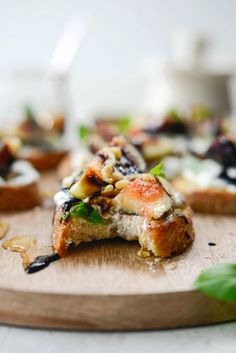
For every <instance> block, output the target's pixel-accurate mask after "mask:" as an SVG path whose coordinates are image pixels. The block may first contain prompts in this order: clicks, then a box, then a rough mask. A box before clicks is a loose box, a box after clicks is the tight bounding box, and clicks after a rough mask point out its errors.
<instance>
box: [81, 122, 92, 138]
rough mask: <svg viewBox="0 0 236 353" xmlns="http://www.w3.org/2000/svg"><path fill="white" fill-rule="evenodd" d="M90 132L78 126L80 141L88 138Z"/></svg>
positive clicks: (82, 126)
mask: <svg viewBox="0 0 236 353" xmlns="http://www.w3.org/2000/svg"><path fill="white" fill-rule="evenodd" d="M90 133H91V131H90V129H89V128H88V127H87V126H84V125H80V126H79V127H78V134H79V137H80V139H81V140H85V139H87V138H88V137H89V135H90Z"/></svg>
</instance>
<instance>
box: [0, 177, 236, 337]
mask: <svg viewBox="0 0 236 353" xmlns="http://www.w3.org/2000/svg"><path fill="white" fill-rule="evenodd" d="M41 187H42V190H43V192H44V194H45V195H46V194H48V195H50V194H51V193H52V192H54V191H55V190H57V188H58V183H57V181H56V179H55V177H54V176H53V175H52V174H50V175H49V174H48V175H46V177H44V179H43V182H42V185H41ZM50 205H51V203H50V201H47V202H46V203H45V207H44V208H41V207H37V208H35V209H33V210H30V211H25V212H21V213H14V214H13V213H12V214H1V215H0V222H5V223H7V224H8V225H9V226H10V227H9V231H8V233H7V235H6V236H5V238H4V239H2V240H1V242H3V241H4V240H5V239H8V238H11V237H13V236H19V235H23V236H25V235H27V236H32V237H36V238H37V241H38V243H39V245H48V244H50V242H51V234H52V215H53V209H52V208H48V207H49V206H50ZM194 225H195V229H196V240H195V242H194V244H193V245H192V247H191V248H190V249H189V250H188V251H186V252H185V253H184V254H183V255H180V256H177V257H174V258H172V259H167V260H160V259H157V258H156V259H155V258H146V259H142V258H140V257H138V256H137V252H138V249H139V245H138V244H137V243H135V242H126V241H125V240H122V239H114V240H107V241H99V242H92V243H88V244H82V245H81V246H79V247H78V248H77V249H74V250H72V251H71V252H70V253H69V255H68V256H67V257H66V258H63V259H61V260H59V261H57V262H55V263H52V264H51V265H50V266H49V267H48V268H46V269H44V270H42V271H40V272H38V273H35V274H31V275H27V274H26V273H25V272H24V270H23V268H22V265H21V257H20V255H19V254H16V253H10V252H7V251H5V250H3V249H2V248H1V249H0V257H1V266H0V322H2V323H8V324H14V325H24V326H25V325H26V326H34V327H45V328H48V327H54V328H64V329H82V330H86V329H89V330H114V329H116V330H136V329H151V328H172V327H183V326H193V325H200V324H208V323H214V322H221V321H227V320H234V319H236V305H235V304H229V303H223V302H218V301H216V300H214V299H211V298H208V297H207V296H204V295H202V294H200V293H197V292H195V291H192V290H191V286H192V283H193V281H194V279H195V278H196V276H197V275H198V274H199V273H200V272H201V271H202V270H203V269H205V268H207V267H209V266H211V265H213V264H215V263H219V262H232V261H234V262H235V261H236V227H235V225H236V222H235V217H225V216H224V217H221V216H200V215H195V217H194ZM209 242H213V243H215V244H216V246H213V247H211V246H209V245H208V243H209Z"/></svg>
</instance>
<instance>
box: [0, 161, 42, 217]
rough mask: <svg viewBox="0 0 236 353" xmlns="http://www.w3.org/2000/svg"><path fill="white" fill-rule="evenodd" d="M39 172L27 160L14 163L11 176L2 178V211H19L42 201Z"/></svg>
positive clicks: (0, 185) (0, 207)
mask: <svg viewBox="0 0 236 353" xmlns="http://www.w3.org/2000/svg"><path fill="white" fill-rule="evenodd" d="M38 181H39V174H38V173H37V172H36V170H34V169H33V167H32V166H31V165H30V164H29V163H28V162H25V161H16V162H14V163H13V164H12V166H11V169H10V173H9V177H7V179H6V180H4V179H1V183H0V211H19V210H24V209H29V208H33V207H35V206H37V205H39V204H40V203H41V196H40V191H39V185H38Z"/></svg>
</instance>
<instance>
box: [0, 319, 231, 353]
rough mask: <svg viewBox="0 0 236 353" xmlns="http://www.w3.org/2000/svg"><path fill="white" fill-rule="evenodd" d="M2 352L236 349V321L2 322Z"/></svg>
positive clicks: (126, 352) (137, 352)
mask: <svg viewBox="0 0 236 353" xmlns="http://www.w3.org/2000/svg"><path fill="white" fill-rule="evenodd" d="M0 352H1V353H60V352H63V353H74V352H81V353H90V352H95V353H120V352H124V353H146V352H147V353H149V352H150V353H151V352H153V353H155V352H156V353H157V352H158V353H166V352H168V353H169V352H170V353H175V352H181V353H192V352H193V353H195V352H196V353H204V352H207V353H211V352H212V353H236V322H233V323H227V324H220V325H214V326H206V327H201V328H193V329H192V328H191V329H178V330H165V331H164V330H163V331H149V332H128V333H121V332H119V333H116V332H115V333H93V332H63V331H52V330H50V331H48V330H31V329H21V328H15V327H7V326H0Z"/></svg>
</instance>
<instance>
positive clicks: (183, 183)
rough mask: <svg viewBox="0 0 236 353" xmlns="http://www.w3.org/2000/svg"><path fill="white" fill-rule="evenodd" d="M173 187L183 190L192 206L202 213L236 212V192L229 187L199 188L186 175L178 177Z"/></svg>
mask: <svg viewBox="0 0 236 353" xmlns="http://www.w3.org/2000/svg"><path fill="white" fill-rule="evenodd" d="M172 185H173V187H174V188H175V189H176V190H178V191H179V192H181V193H182V194H183V195H184V197H185V199H186V201H187V203H188V204H189V205H190V206H191V208H192V209H193V210H194V211H196V212H200V213H212V214H222V215H235V214H236V192H235V191H229V190H227V189H224V188H222V189H216V188H210V187H208V188H204V189H203V188H198V187H196V185H195V184H194V183H191V181H189V180H188V179H186V178H184V177H181V176H179V177H176V178H175V179H174V180H173V181H172Z"/></svg>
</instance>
